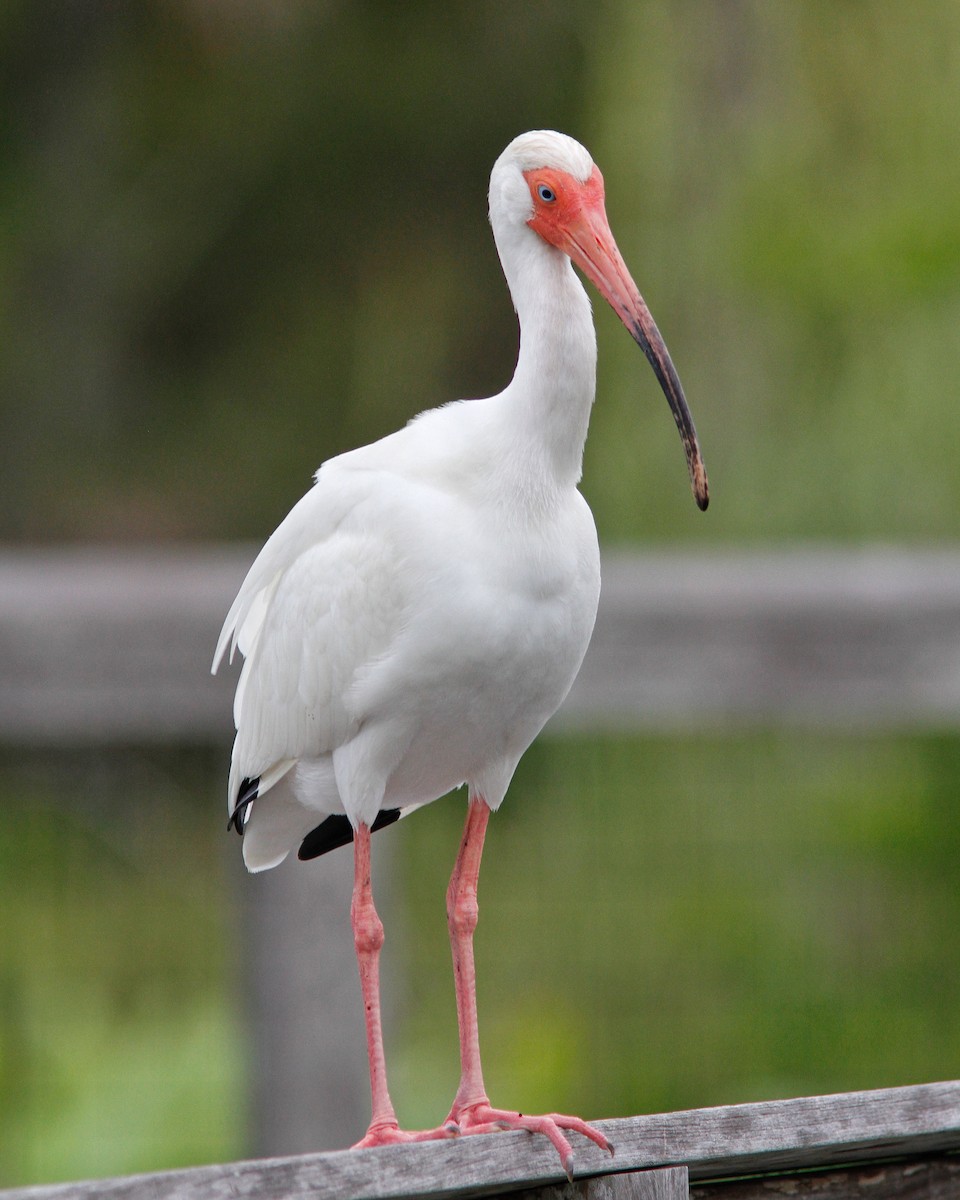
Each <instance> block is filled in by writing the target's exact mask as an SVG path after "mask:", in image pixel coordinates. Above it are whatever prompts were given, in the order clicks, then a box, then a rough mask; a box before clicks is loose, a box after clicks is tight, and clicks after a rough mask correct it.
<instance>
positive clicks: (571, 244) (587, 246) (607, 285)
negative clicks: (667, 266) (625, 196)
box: [550, 168, 710, 510]
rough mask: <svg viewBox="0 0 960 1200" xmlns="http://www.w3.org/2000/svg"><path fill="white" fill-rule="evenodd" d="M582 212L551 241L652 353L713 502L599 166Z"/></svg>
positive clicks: (697, 495)
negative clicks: (612, 220)
mask: <svg viewBox="0 0 960 1200" xmlns="http://www.w3.org/2000/svg"><path fill="white" fill-rule="evenodd" d="M581 196H582V204H581V205H580V208H579V211H577V212H575V213H571V214H570V215H569V216H568V217H567V218H566V219H565V220H564V221H563V222H562V223H559V222H558V224H557V225H556V226H555V227H554V229H553V230H552V231H551V233H552V236H551V237H550V240H551V241H552V242H553V244H554V245H555V246H557V248H558V249H560V250H563V251H564V252H565V253H566V254H568V255H569V256H570V258H571V259H572V260H573V262H574V263H576V265H577V266H578V267H579V268H580V269H581V270H582V271H583V273H584V274H585V275H586V276H587V278H588V279H589V280H590V281H591V282H592V283H593V284H594V285H595V287H596V288H597V290H598V291H599V292H600V294H601V295H602V296H603V298H604V299H605V300H606V301H607V303H608V304H609V305H610V307H611V308H612V309H613V310H614V312H616V313H617V315H618V316H619V317H620V320H621V321H622V322H623V323H624V325H626V327H627V329H628V330H629V332H630V334H631V336H632V337H633V339H634V341H636V343H637V344H638V345H639V346H640V349H641V350H642V351H643V352H644V354H645V355H646V356H647V359H648V361H649V363H650V365H651V367H653V370H654V373H655V374H656V376H657V379H658V380H659V381H660V386H661V387H662V388H663V392H664V395H665V396H666V397H667V402H668V404H669V405H670V411H671V412H672V413H673V419H674V421H676V423H677V429H678V430H679V431H680V440H681V441H682V442H683V449H684V452H685V453H686V456H687V468H688V469H689V471H690V486H691V488H692V489H693V498H694V499H695V500H696V502H697V506H698V507H699V508H700V509H701V510H703V509H705V508H706V507H707V505H708V503H709V502H710V492H709V487H708V484H707V469H706V467H705V466H704V462H703V455H702V454H701V453H700V443H699V441H698V440H697V430H696V427H695V426H694V423H693V417H692V416H691V415H690V409H689V408H688V407H687V401H686V397H685V396H684V394H683V388H682V387H681V385H680V379H679V376H678V375H677V372H676V369H675V368H674V365H673V362H672V360H671V358H670V354H669V352H668V350H667V347H666V345H665V344H664V341H663V338H662V337H661V336H660V330H659V329H658V328H657V324H656V322H655V321H654V319H653V317H652V316H651V315H650V309H649V308H647V306H646V304H645V302H644V299H643V297H642V296H641V295H640V292H639V290H638V288H637V285H636V284H635V283H634V282H633V279H632V278H631V277H630V272H629V271H628V270H627V267H626V264H625V263H624V261H623V258H622V257H621V255H620V251H619V250H618V249H617V243H616V242H615V241H614V237H613V234H612V233H611V232H610V225H609V224H608V222H607V214H606V210H605V208H604V203H603V178H602V176H601V175H600V172H599V170H598V169H596V168H594V172H593V175H592V176H591V177H590V179H589V180H588V181H587V182H586V184H584V185H583V191H582V193H581Z"/></svg>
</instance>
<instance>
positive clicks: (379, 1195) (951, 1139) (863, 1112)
mask: <svg viewBox="0 0 960 1200" xmlns="http://www.w3.org/2000/svg"><path fill="white" fill-rule="evenodd" d="M597 1124H598V1125H599V1127H600V1128H601V1129H602V1130H603V1131H604V1133H606V1134H607V1136H608V1137H609V1138H610V1139H611V1140H612V1141H613V1143H614V1144H615V1146H616V1148H617V1153H616V1156H615V1157H614V1158H610V1157H609V1156H608V1155H606V1154H604V1153H602V1152H601V1151H600V1150H599V1149H598V1148H597V1147H595V1146H593V1145H592V1143H584V1142H582V1141H581V1142H580V1145H578V1147H577V1155H578V1161H577V1164H576V1170H577V1174H578V1177H579V1178H580V1179H581V1180H583V1179H588V1178H590V1177H592V1176H597V1175H609V1174H618V1173H622V1172H628V1171H637V1170H650V1169H654V1168H659V1167H665V1166H680V1165H686V1166H687V1167H688V1169H689V1173H690V1179H691V1181H693V1182H696V1181H701V1180H703V1181H705V1180H710V1179H714V1180H719V1179H725V1178H729V1177H734V1176H738V1175H739V1176H743V1175H757V1174H760V1173H771V1172H779V1173H782V1172H785V1171H800V1170H810V1169H814V1168H821V1169H822V1168H831V1169H836V1168H838V1167H841V1166H844V1165H848V1164H856V1163H862V1162H878V1161H879V1162H883V1161H886V1160H890V1159H894V1158H898V1157H900V1158H907V1157H910V1158H917V1157H920V1156H926V1157H928V1158H929V1157H936V1156H941V1155H943V1154H945V1153H946V1152H948V1151H957V1150H960V1082H949V1083H933V1084H926V1085H920V1086H916V1087H907V1088H888V1089H883V1090H880V1091H871V1092H851V1093H845V1094H843V1095H837V1096H813V1097H804V1098H802V1099H795V1100H776V1101H771V1102H768V1103H763V1104H743V1105H734V1106H732V1107H728V1108H707V1109H697V1110H691V1111H687V1112H677V1113H665V1114H657V1115H653V1116H642V1117H631V1118H623V1119H619V1120H613V1121H600V1122H597ZM562 1183H563V1176H562V1173H561V1171H560V1166H559V1162H558V1159H557V1156H556V1153H555V1151H554V1150H553V1148H552V1147H551V1146H550V1145H549V1144H548V1143H547V1142H546V1141H545V1140H544V1139H542V1138H536V1137H532V1136H530V1135H528V1134H524V1133H502V1134H491V1135H486V1136H478V1137H467V1138H463V1139H451V1140H450V1141H445V1142H429V1143H422V1144H419V1145H409V1146H393V1147H386V1148H383V1149H378V1150H363V1151H350V1150H346V1151H336V1152H333V1153H329V1154H315V1155H304V1156H301V1157H297V1158H284V1159H267V1160H262V1161H258V1162H240V1163H230V1164H226V1165H223V1166H212V1167H200V1168H197V1169H195V1170H188V1171H172V1172H165V1173H160V1174H155V1175H140V1176H131V1177H128V1178H124V1179H113V1180H99V1181H95V1182H88V1183H80V1184H64V1185H57V1186H54V1187H49V1188H26V1189H18V1190H13V1191H6V1192H0V1200H91V1198H93V1197H97V1198H98V1200H100V1198H102V1200H141V1198H143V1197H149V1198H150V1200H227V1198H228V1197H229V1198H231V1200H243V1198H246V1197H249V1198H250V1200H253V1198H254V1197H256V1198H257V1200H287V1198H288V1197H318V1198H319V1197H323V1198H324V1200H388V1198H391V1197H397V1198H398V1200H399V1198H400V1197H424V1198H426V1200H445V1198H447V1197H458V1198H460V1200H469V1198H472V1197H480V1196H491V1195H498V1194H504V1193H507V1192H513V1191H522V1190H524V1189H529V1188H533V1187H543V1186H553V1185H556V1184H562ZM757 1194H758V1195H760V1194H763V1193H762V1192H758V1193H757Z"/></svg>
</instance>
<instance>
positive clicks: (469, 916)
mask: <svg viewBox="0 0 960 1200" xmlns="http://www.w3.org/2000/svg"><path fill="white" fill-rule="evenodd" d="M489 818H490V809H489V808H488V807H487V805H486V803H485V802H484V801H483V800H482V799H480V798H475V799H472V800H471V801H470V805H469V808H468V811H467V824H466V827H465V829H464V831H463V840H462V841H461V843H460V851H459V853H458V855H457V861H456V864H455V865H454V868H453V874H452V875H451V876H450V886H449V887H448V888H447V920H448V922H449V926H450V946H451V949H452V951H453V972H454V981H455V985H456V993H457V1022H458V1024H459V1027H460V1065H461V1075H460V1086H459V1087H458V1088H457V1094H456V1096H455V1097H454V1101H453V1108H452V1109H451V1111H450V1116H449V1117H448V1118H447V1123H448V1124H450V1123H452V1122H455V1123H456V1124H457V1125H458V1126H459V1129H460V1132H461V1133H464V1134H466V1133H490V1132H493V1131H494V1130H497V1129H526V1130H528V1131H529V1132H531V1133H542V1134H544V1135H545V1136H546V1137H548V1138H549V1139H550V1141H551V1142H552V1143H553V1145H554V1146H555V1147H556V1149H557V1152H558V1153H559V1155H560V1161H561V1163H562V1164H563V1169H564V1171H565V1172H566V1173H567V1177H568V1178H569V1179H572V1178H573V1149H572V1147H571V1145H570V1143H569V1141H568V1140H567V1138H566V1137H565V1136H564V1133H563V1130H572V1131H573V1132H576V1133H581V1134H583V1135H584V1136H585V1137H588V1138H590V1140H591V1141H593V1142H596V1144H597V1145H598V1146H600V1147H601V1148H602V1149H604V1150H608V1151H609V1152H610V1153H611V1154H612V1153H613V1147H612V1146H611V1145H610V1143H609V1142H608V1141H607V1139H606V1138H605V1137H604V1136H603V1134H602V1133H600V1131H599V1130H597V1129H594V1128H593V1127H592V1126H590V1125H588V1124H587V1123H586V1121H582V1120H581V1119H580V1118H579V1117H567V1116H564V1115H562V1114H561V1113H551V1114H549V1115H548V1116H542V1117H529V1116H527V1117H525V1116H523V1115H522V1114H521V1113H517V1112H511V1111H509V1110H507V1109H502V1108H493V1107H491V1105H490V1100H489V1099H488V1097H487V1093H486V1090H485V1089H484V1086H483V1071H482V1069H481V1066H480V1037H479V1030H478V1025H477V992H476V969H475V966H474V958H473V933H474V930H475V929H476V927H477V916H478V907H477V881H478V878H479V875H480V857H481V855H482V854H483V839H484V835H485V834H486V831H487V821H488V820H489Z"/></svg>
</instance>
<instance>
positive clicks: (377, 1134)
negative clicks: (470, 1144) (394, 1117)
mask: <svg viewBox="0 0 960 1200" xmlns="http://www.w3.org/2000/svg"><path fill="white" fill-rule="evenodd" d="M459 1132H460V1129H459V1127H458V1126H457V1123H456V1121H449V1120H448V1121H445V1122H444V1123H443V1124H442V1125H440V1126H439V1127H438V1128H436V1129H401V1128H400V1127H399V1126H398V1125H397V1123H396V1122H395V1121H394V1122H380V1123H378V1124H375V1125H371V1126H370V1128H369V1129H368V1130H367V1132H366V1133H365V1134H364V1135H363V1137H362V1138H361V1139H360V1141H359V1142H356V1143H354V1145H353V1146H352V1147H351V1148H352V1149H353V1150H368V1149H370V1148H371V1147H372V1146H396V1145H399V1144H400V1143H402V1142H433V1141H437V1140H439V1139H440V1138H452V1137H456V1136H457V1134H458V1133H459Z"/></svg>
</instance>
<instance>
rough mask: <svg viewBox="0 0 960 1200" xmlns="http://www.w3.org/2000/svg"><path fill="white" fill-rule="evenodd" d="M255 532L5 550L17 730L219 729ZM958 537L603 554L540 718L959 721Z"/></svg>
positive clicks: (837, 723)
mask: <svg viewBox="0 0 960 1200" xmlns="http://www.w3.org/2000/svg"><path fill="white" fill-rule="evenodd" d="M254 554H255V547H252V546H206V547H204V546H198V547H173V548H169V547H168V548H163V549H161V548H156V549H152V550H148V549H144V550H130V549H127V550H119V549H115V550H109V549H76V550H60V551H58V550H52V549H45V550H23V551H14V550H7V551H5V552H3V553H2V554H0V736H2V737H3V739H4V740H5V741H6V742H7V743H8V744H16V745H30V744H34V745H69V744H85V743H86V744H90V743H97V742H100V743H103V742H113V743H116V742H124V741H126V742H143V741H149V742H158V741H159V742H172V741H181V742H189V743H198V742H205V743H207V742H210V741H211V740H215V741H221V742H223V743H227V742H228V741H229V740H230V737H231V735H232V720H231V698H232V692H233V688H234V686H235V683H236V668H234V669H233V670H232V671H231V670H230V669H223V670H222V671H221V674H220V675H219V676H218V677H217V678H216V679H213V678H211V676H210V673H209V666H210V658H211V656H212V654H213V647H214V645H215V643H216V639H217V634H218V632H219V629H220V625H221V623H222V621H223V618H224V615H225V613H226V611H227V609H228V607H229V605H230V602H231V600H232V599H233V596H234V594H235V592H236V589H237V587H238V586H239V584H240V581H241V579H242V578H243V575H244V573H245V571H246V568H247V567H248V566H249V564H250V562H251V560H252V558H253V556H254ZM958 719H960V553H958V552H956V551H953V550H944V551H936V552H934V551H917V550H909V549H905V548H893V547H877V548H873V549H859V550H851V549H848V548H825V547H822V548H800V549H796V550H780V551H771V552H756V553H746V552H741V553H734V552H729V551H725V552H722V553H721V552H717V553H712V554H705V553H695V552H688V551H687V552H676V553H672V552H666V551H661V552H655V553H630V554H624V553H620V554H615V553H610V552H605V553H604V554H603V588H602V592H601V598H600V612H599V615H598V618H597V627H596V631H595V633H594V637H593V642H592V644H591V647H590V650H589V651H588V653H587V657H586V659H585V661H584V664H583V668H582V670H581V672H580V677H579V679H578V680H577V682H576V684H575V685H574V687H573V690H572V692H571V693H570V696H569V697H568V699H567V702H566V703H565V705H564V706H563V708H562V709H561V711H560V713H559V714H558V715H557V717H556V718H555V719H554V721H553V722H551V725H550V726H549V727H548V728H550V729H553V730H554V731H558V730H562V729H564V728H568V729H569V728H610V727H620V728H629V729H675V728H690V727H694V728H699V729H702V728H705V727H709V726H743V725H747V726H749V725H760V726H770V725H777V724H805V725H822V726H829V727H830V728H831V729H849V728H855V729H856V728H865V727H870V728H874V729H876V728H884V729H917V728H931V727H933V728H937V727H944V726H951V727H955V726H956V723H957V721H958Z"/></svg>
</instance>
